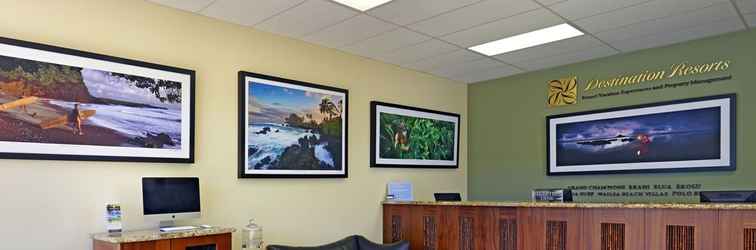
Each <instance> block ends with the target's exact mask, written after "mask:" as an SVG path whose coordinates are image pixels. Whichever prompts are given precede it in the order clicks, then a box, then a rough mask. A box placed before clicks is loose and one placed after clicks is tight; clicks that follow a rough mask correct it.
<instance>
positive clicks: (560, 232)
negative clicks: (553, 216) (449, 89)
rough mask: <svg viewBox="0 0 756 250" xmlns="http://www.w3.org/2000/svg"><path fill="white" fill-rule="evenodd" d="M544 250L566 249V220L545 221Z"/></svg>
mask: <svg viewBox="0 0 756 250" xmlns="http://www.w3.org/2000/svg"><path fill="white" fill-rule="evenodd" d="M546 250H567V222H566V221H556V220H548V221H546Z"/></svg>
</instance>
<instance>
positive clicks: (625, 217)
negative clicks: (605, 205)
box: [581, 209, 646, 250]
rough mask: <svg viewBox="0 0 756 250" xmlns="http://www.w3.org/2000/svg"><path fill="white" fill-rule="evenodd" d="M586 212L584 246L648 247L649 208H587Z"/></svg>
mask: <svg viewBox="0 0 756 250" xmlns="http://www.w3.org/2000/svg"><path fill="white" fill-rule="evenodd" d="M583 211H584V213H583V227H584V231H585V233H584V234H583V237H582V242H583V247H581V248H582V249H587V250H636V249H644V248H645V241H646V239H645V234H644V228H645V227H646V225H645V216H646V213H645V209H585V210H583ZM605 225H606V226H605ZM604 227H607V228H606V229H605V228H604ZM619 231H622V232H621V233H620V232H619ZM619 234H621V237H619V236H620V235H619ZM617 241H623V242H619V243H618V242H617Z"/></svg>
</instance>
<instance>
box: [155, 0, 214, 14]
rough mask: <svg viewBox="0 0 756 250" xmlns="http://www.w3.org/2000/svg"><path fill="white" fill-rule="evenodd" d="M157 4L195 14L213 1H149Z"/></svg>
mask: <svg viewBox="0 0 756 250" xmlns="http://www.w3.org/2000/svg"><path fill="white" fill-rule="evenodd" d="M149 1H150V2H154V3H157V4H161V5H165V6H168V7H173V8H176V9H182V10H186V11H191V12H197V11H200V10H202V9H203V8H205V7H207V5H209V4H210V3H212V2H213V0H149Z"/></svg>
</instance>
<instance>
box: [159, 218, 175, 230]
mask: <svg viewBox="0 0 756 250" xmlns="http://www.w3.org/2000/svg"><path fill="white" fill-rule="evenodd" d="M175 226H176V221H175V220H161V221H160V225H159V226H158V227H159V228H160V229H163V228H170V227H175Z"/></svg>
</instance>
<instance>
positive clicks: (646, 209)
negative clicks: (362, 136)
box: [383, 202, 756, 250]
mask: <svg viewBox="0 0 756 250" xmlns="http://www.w3.org/2000/svg"><path fill="white" fill-rule="evenodd" d="M383 240H384V242H385V243H391V242H396V241H400V240H408V241H410V245H411V249H412V250H448V249H455V250H456V249H460V250H594V249H595V250H642V249H645V250H756V205H752V204H676V203H670V204H662V203H537V202H384V203H383Z"/></svg>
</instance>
